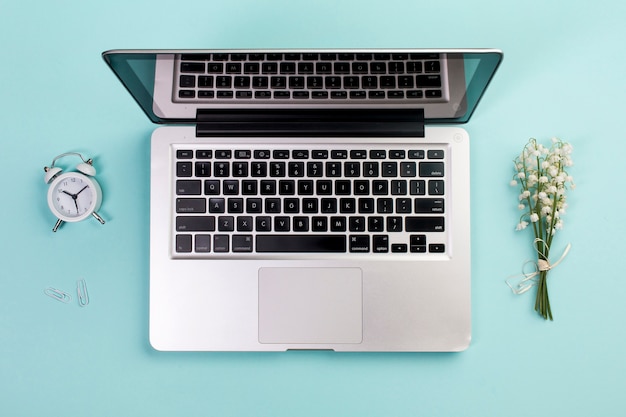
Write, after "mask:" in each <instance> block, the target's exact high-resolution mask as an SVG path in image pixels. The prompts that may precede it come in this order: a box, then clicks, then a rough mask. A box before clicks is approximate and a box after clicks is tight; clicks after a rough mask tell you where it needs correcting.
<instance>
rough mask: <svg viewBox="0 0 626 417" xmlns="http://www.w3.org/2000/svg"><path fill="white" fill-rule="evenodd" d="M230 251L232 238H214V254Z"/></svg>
mask: <svg viewBox="0 0 626 417" xmlns="http://www.w3.org/2000/svg"><path fill="white" fill-rule="evenodd" d="M229 250H230V238H229V236H228V235H215V236H213V252H228V251H229Z"/></svg>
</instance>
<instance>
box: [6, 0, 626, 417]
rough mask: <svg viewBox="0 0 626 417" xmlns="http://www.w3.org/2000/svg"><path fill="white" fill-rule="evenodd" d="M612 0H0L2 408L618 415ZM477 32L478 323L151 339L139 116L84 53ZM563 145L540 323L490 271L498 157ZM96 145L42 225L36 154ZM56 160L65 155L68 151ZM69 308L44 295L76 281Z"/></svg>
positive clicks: (622, 12) (144, 135)
mask: <svg viewBox="0 0 626 417" xmlns="http://www.w3.org/2000/svg"><path fill="white" fill-rule="evenodd" d="M625 4H626V3H624V2H618V1H614V0H611V1H594V2H582V1H571V0H569V1H552V2H547V1H545V0H541V1H539V0H530V1H524V2H502V1H488V0H479V1H467V0H463V1H461V0H440V1H428V2H425V1H421V0H417V1H416V0H412V1H394V0H387V1H380V2H378V1H363V0H354V1H340V0H324V1H307V2H300V1H293V0H290V1H288V0H284V1H280V0H275V1H259V0H250V1H248V0H229V1H220V2H211V1H206V0H188V1H185V2H181V1H177V2H167V1H156V0H153V1H129V0H123V1H121V0H112V1H106V2H104V1H103V2H87V1H77V0H66V1H63V0H60V1H50V2H44V1H33V0H21V1H19V2H17V1H11V2H9V1H8V0H7V1H2V3H0V39H2V55H1V57H0V60H1V64H0V99H1V101H0V143H1V148H0V155H1V156H0V158H1V163H0V190H1V191H2V195H1V197H0V201H1V202H0V219H1V220H2V225H1V229H0V244H1V251H0V294H1V300H0V414H1V415H6V416H41V415H68V416H80V415H91V416H112V415H115V416H144V415H145V416H148V415H150V416H172V415H189V416H192V415H214V416H225V417H226V416H270V415H272V416H321V415H325V416H334V415H337V416H351V415H367V416H417V415H423V416H462V415H465V416H510V417H511V416H530V415H532V416H549V415H568V416H589V415H595V416H617V415H624V410H622V408H623V407H624V403H623V389H624V387H625V386H626V378H625V376H624V375H625V374H626V364H625V361H624V359H623V358H624V356H623V346H624V344H625V342H626V330H625V328H626V326H624V318H625V315H626V314H625V313H626V307H625V306H626V303H625V302H624V296H625V292H626V280H625V279H624V270H623V259H624V256H623V249H624V247H625V245H624V236H625V235H626V226H625V223H624V219H623V217H622V214H623V209H624V205H625V203H626V198H625V197H624V192H623V190H622V185H623V183H622V182H621V181H623V180H624V170H623V166H624V164H623V159H624V155H626V145H625V143H626V140H625V135H624V127H623V120H624V110H626V108H625V105H624V93H626V88H625V86H626V81H625V75H626V74H625V70H624V68H625V67H626V54H625V53H624V52H625V48H624V44H623V40H624V39H626V30H625V29H624V27H625V26H624V24H623V21H624V18H626V6H625ZM237 47H241V48H244V47H245V48H248V47H259V48H279V47H280V48H282V47H285V48H289V47H293V48H300V47H302V48H304V47H329V48H330V47H452V48H457V47H494V48H500V49H502V50H503V51H504V53H505V59H504V63H503V64H502V66H501V67H500V70H499V72H498V74H497V75H496V78H495V80H494V81H493V83H492V84H491V86H490V88H489V90H488V92H487V94H486V96H485V97H484V100H483V101H482V102H481V105H480V106H479V107H478V109H477V111H476V113H475V114H474V117H473V118H472V120H470V122H469V123H468V124H467V125H466V129H467V130H468V131H469V133H470V135H471V137H472V138H473V142H472V145H471V151H472V157H471V158H472V161H471V162H472V180H471V184H472V232H473V238H472V244H473V247H472V260H473V266H472V276H473V282H472V290H473V295H472V302H473V313H472V314H473V326H474V329H473V341H472V345H471V346H470V348H469V350H467V351H465V352H463V353H459V354H434V353H430V354H428V353H427V354H423V353H422V354H336V353H328V352H327V353H314V352H299V353H296V352H290V353H270V354H267V353H266V354H259V353H160V352H156V351H154V350H152V348H151V347H150V346H149V343H148V335H147V332H148V330H147V329H148V314H147V311H148V299H147V294H148V239H149V236H148V184H149V177H148V175H149V137H150V134H151V132H152V130H153V128H154V126H153V125H152V124H151V123H150V122H149V121H148V120H147V119H146V117H145V116H144V114H143V113H142V112H141V111H140V109H139V108H138V107H137V106H136V104H135V103H134V102H133V100H132V99H131V98H130V96H129V95H128V94H127V92H126V91H125V90H124V89H123V88H122V86H121V85H120V84H119V83H118V81H117V80H116V79H115V77H114V76H113V74H112V73H110V71H109V69H108V68H107V67H106V66H105V64H104V62H103V61H102V60H101V58H100V53H101V52H102V51H104V50H106V49H112V48H237ZM531 136H536V137H537V138H539V139H541V140H545V141H548V140H549V138H550V137H552V136H560V137H562V138H563V139H564V140H567V141H569V142H571V143H572V144H573V146H574V154H573V157H574V161H575V166H574V167H573V168H572V170H571V173H572V174H573V175H574V178H575V180H576V183H577V189H576V190H575V191H573V192H571V193H569V203H570V209H569V211H568V214H567V216H566V218H565V228H564V230H563V232H562V233H560V234H559V235H557V237H556V238H555V241H554V245H553V253H555V252H557V253H558V252H560V251H561V250H562V249H563V248H564V247H565V245H566V244H567V243H571V244H572V250H571V252H570V254H569V255H568V257H567V258H566V259H565V261H564V262H563V263H562V264H561V265H559V266H558V267H557V268H556V269H555V270H553V271H551V273H550V279H549V288H550V294H551V300H552V306H553V312H554V315H555V320H554V322H544V321H543V320H542V319H541V318H539V317H538V316H537V315H536V314H535V313H534V311H533V303H534V295H531V294H526V295H523V296H515V295H513V294H512V293H511V291H510V290H509V289H508V287H507V286H506V285H505V283H504V280H505V279H506V277H508V276H509V275H512V274H516V273H519V272H520V270H521V267H522V264H523V262H524V261H526V260H527V259H531V258H532V255H533V253H532V249H531V240H532V238H531V236H530V232H529V231H528V230H527V231H526V232H529V233H525V232H515V231H514V227H515V224H516V223H517V220H518V216H519V211H518V209H517V207H516V205H517V201H516V195H517V191H516V190H513V189H512V188H510V187H509V186H508V183H509V180H510V179H511V176H512V174H513V171H512V162H511V161H512V159H513V158H514V157H515V155H516V154H517V153H519V152H520V151H521V149H522V147H523V145H524V144H525V143H526V141H527V140H528V138H529V137H531ZM66 151H79V152H84V153H85V154H87V155H89V156H92V157H93V158H94V160H95V164H96V167H97V169H98V170H99V172H98V178H99V179H100V183H101V184H102V187H103V190H104V204H103V207H102V209H101V212H100V214H101V215H102V216H103V217H104V218H105V219H106V220H107V224H106V225H104V226H101V225H100V224H99V223H97V222H96V221H93V220H89V221H86V222H82V223H80V224H71V225H65V227H63V228H62V229H61V230H60V231H59V232H58V233H56V234H53V233H52V232H51V228H52V226H53V224H54V218H53V216H52V215H51V214H50V212H49V211H48V208H47V205H46V200H45V198H46V197H45V196H46V191H47V186H46V185H45V184H44V181H43V170H42V168H43V167H44V166H45V165H48V164H50V162H51V160H52V158H53V157H54V156H55V155H57V154H60V153H62V152H66ZM64 164H67V165H73V164H74V161H72V160H71V159H70V160H66V161H65V163H64ZM79 278H85V280H86V282H87V284H88V287H89V291H90V296H91V303H90V305H89V306H87V307H86V308H80V307H78V305H77V304H76V302H75V301H74V302H73V303H71V304H67V305H66V304H62V303H58V302H55V301H54V300H51V299H50V298H48V297H46V296H45V295H44V294H43V290H44V288H46V287H48V286H53V287H57V288H62V289H65V290H67V291H68V292H72V293H74V291H75V290H74V288H75V283H76V280H77V279H79Z"/></svg>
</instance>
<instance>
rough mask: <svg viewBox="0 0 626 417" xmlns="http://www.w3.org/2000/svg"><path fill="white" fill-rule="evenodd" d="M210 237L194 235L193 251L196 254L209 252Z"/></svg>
mask: <svg viewBox="0 0 626 417" xmlns="http://www.w3.org/2000/svg"><path fill="white" fill-rule="evenodd" d="M211 240H212V237H211V235H196V238H195V251H196V252H211Z"/></svg>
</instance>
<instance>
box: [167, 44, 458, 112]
mask: <svg viewBox="0 0 626 417" xmlns="http://www.w3.org/2000/svg"><path fill="white" fill-rule="evenodd" d="M445 64H446V63H445V59H444V58H443V57H442V56H440V54H436V53H409V52H396V53H389V52H388V53H375V52H367V51H361V52H358V53H335V52H320V53H317V52H311V51H308V52H289V53H287V52H285V53H283V52H274V53H260V52H255V53H242V52H237V53H228V52H216V53H202V54H200V53H197V54H193V53H189V54H180V55H178V56H177V59H176V72H175V77H176V80H177V88H176V89H175V92H174V100H175V101H179V102H181V101H182V102H187V101H188V102H209V103H210V102H215V101H226V102H238V101H245V102H248V103H250V102H256V101H259V102H265V103H267V102H285V101H286V102H314V103H316V104H323V103H342V102H348V103H350V102H363V101H381V100H386V102H387V101H389V100H391V101H392V102H396V103H402V102H405V103H413V102H420V103H422V102H426V101H431V102H433V101H435V102H437V101H442V100H445V97H446V94H447V93H446V87H445V75H444V74H445Z"/></svg>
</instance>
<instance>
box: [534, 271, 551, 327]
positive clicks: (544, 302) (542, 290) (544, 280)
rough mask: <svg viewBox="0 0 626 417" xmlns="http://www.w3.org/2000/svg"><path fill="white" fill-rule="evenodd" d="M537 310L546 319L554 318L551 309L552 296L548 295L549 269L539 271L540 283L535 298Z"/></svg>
mask: <svg viewBox="0 0 626 417" xmlns="http://www.w3.org/2000/svg"><path fill="white" fill-rule="evenodd" d="M535 311H536V312H538V313H539V314H540V315H541V316H542V317H543V318H544V319H546V320H548V319H550V320H553V318H552V310H551V309H550V298H549V297H548V271H541V272H539V283H538V285H537V298H536V299H535Z"/></svg>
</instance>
